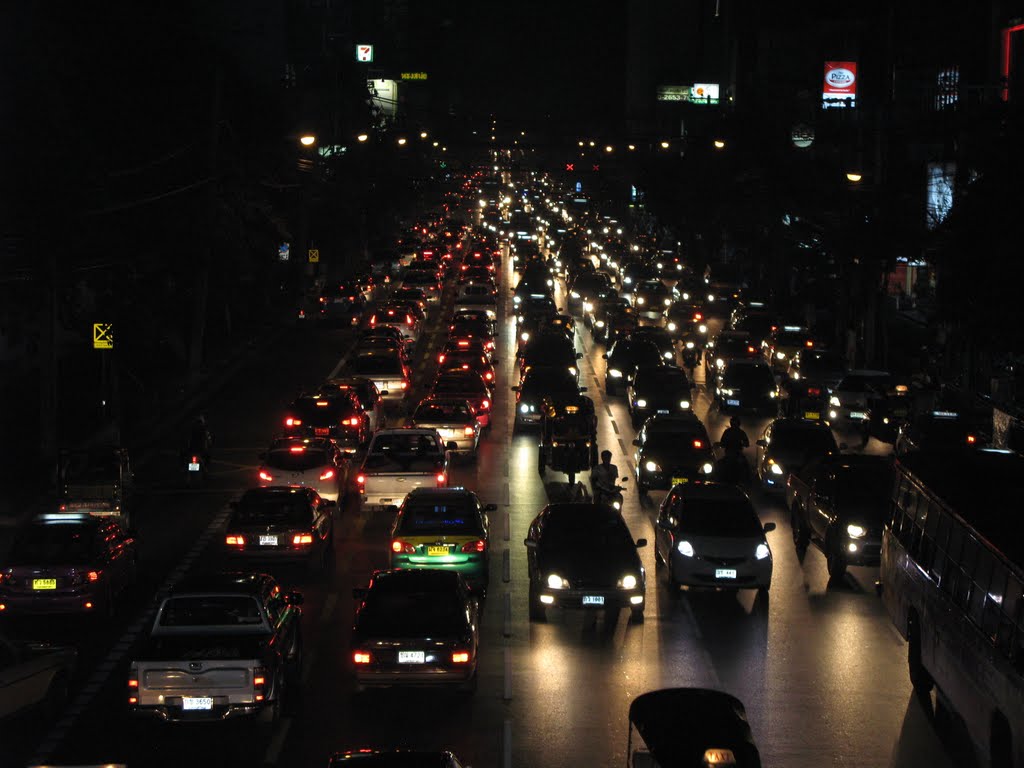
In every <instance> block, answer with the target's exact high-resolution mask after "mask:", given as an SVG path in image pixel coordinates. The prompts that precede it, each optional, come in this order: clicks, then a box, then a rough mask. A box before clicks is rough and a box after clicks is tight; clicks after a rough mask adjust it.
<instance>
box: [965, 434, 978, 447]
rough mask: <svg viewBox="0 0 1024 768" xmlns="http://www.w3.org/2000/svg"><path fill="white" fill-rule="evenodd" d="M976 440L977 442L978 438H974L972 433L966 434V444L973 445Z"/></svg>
mask: <svg viewBox="0 0 1024 768" xmlns="http://www.w3.org/2000/svg"><path fill="white" fill-rule="evenodd" d="M976 442H978V438H976V437H975V436H974V435H968V436H967V443H968V445H974V444H975V443H976Z"/></svg>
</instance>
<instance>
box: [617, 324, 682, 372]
mask: <svg viewBox="0 0 1024 768" xmlns="http://www.w3.org/2000/svg"><path fill="white" fill-rule="evenodd" d="M629 338H631V339H632V340H633V341H650V342H653V343H654V344H655V345H656V346H657V347H658V351H659V352H661V356H662V357H663V358H665V363H666V364H672V363H673V362H674V361H675V359H676V346H675V339H674V338H673V337H672V334H671V333H669V332H668V331H667V330H665V329H664V328H658V327H656V326H653V325H641V326H640V327H639V328H637V329H636V330H635V331H633V332H632V333H631V334H630V335H629Z"/></svg>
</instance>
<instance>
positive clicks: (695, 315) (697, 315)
mask: <svg viewBox="0 0 1024 768" xmlns="http://www.w3.org/2000/svg"><path fill="white" fill-rule="evenodd" d="M693 319H694V320H703V319H704V315H702V314H701V313H700V312H694V313H693Z"/></svg>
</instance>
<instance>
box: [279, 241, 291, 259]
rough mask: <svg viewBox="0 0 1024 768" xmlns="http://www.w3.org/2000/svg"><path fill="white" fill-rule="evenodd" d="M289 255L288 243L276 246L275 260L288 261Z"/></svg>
mask: <svg viewBox="0 0 1024 768" xmlns="http://www.w3.org/2000/svg"><path fill="white" fill-rule="evenodd" d="M290 254H291V245H289V244H288V243H281V244H280V245H279V246H277V260H278V261H288V257H289V255H290Z"/></svg>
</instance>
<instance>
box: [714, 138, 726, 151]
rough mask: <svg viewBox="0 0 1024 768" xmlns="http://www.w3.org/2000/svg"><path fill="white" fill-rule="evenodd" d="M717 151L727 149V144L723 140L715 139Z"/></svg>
mask: <svg viewBox="0 0 1024 768" xmlns="http://www.w3.org/2000/svg"><path fill="white" fill-rule="evenodd" d="M715 149H725V142H724V141H722V140H721V139H715Z"/></svg>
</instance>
